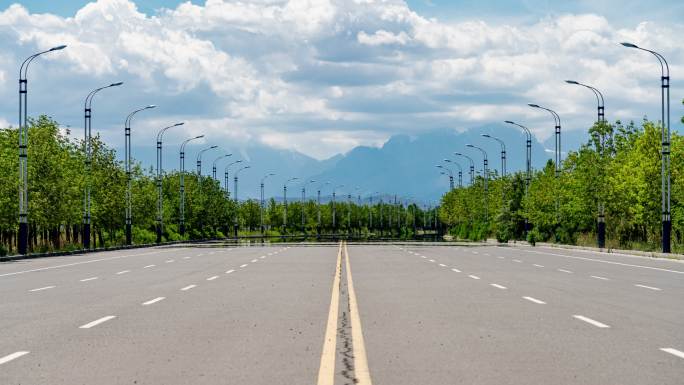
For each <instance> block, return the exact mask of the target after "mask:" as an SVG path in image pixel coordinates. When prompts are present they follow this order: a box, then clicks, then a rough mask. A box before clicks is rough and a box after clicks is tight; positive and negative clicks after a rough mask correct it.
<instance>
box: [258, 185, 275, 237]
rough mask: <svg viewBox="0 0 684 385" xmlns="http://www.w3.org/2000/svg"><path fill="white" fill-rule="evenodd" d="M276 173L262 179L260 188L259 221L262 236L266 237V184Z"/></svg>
mask: <svg viewBox="0 0 684 385" xmlns="http://www.w3.org/2000/svg"><path fill="white" fill-rule="evenodd" d="M274 175H275V174H274V173H270V174H266V175H265V176H264V177H263V178H261V184H259V187H260V189H261V195H260V200H259V203H260V204H259V221H260V227H261V236H262V237H263V236H264V230H265V229H264V182H265V181H266V179H268V178H269V177H272V176H274Z"/></svg>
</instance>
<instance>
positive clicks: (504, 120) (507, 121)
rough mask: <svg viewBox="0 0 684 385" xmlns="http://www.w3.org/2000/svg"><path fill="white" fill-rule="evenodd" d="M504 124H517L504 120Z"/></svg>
mask: <svg viewBox="0 0 684 385" xmlns="http://www.w3.org/2000/svg"><path fill="white" fill-rule="evenodd" d="M504 123H508V124H515V122H514V121H512V120H504Z"/></svg>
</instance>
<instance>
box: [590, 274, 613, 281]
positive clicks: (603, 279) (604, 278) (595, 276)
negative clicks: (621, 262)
mask: <svg viewBox="0 0 684 385" xmlns="http://www.w3.org/2000/svg"><path fill="white" fill-rule="evenodd" d="M591 278H596V279H600V280H602V281H610V279H608V278H606V277H600V276H598V275H592V276H591Z"/></svg>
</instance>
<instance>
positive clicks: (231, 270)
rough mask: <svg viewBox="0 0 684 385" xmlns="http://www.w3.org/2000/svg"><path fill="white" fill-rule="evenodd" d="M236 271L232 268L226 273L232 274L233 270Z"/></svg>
mask: <svg viewBox="0 0 684 385" xmlns="http://www.w3.org/2000/svg"><path fill="white" fill-rule="evenodd" d="M234 271H235V270H233V269H230V270H228V271H226V274H230V273H232V272H234Z"/></svg>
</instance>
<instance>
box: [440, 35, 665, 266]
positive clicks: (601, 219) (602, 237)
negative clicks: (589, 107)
mask: <svg viewBox="0 0 684 385" xmlns="http://www.w3.org/2000/svg"><path fill="white" fill-rule="evenodd" d="M621 44H622V45H623V46H624V47H627V48H634V49H638V50H641V51H644V52H648V53H650V54H652V55H653V56H655V57H656V59H658V62H659V64H660V69H661V77H660V79H661V83H660V85H661V120H660V122H661V223H662V230H661V240H662V251H663V253H669V252H670V251H671V246H670V244H671V233H672V218H671V181H670V174H671V170H670V144H671V143H670V69H669V65H668V63H667V60H665V57H664V56H663V55H661V54H660V53H658V52H655V51H653V50H650V49H646V48H642V47H639V46H637V45H635V44H633V43H621ZM565 82H566V83H568V84H571V85H577V86H581V87H584V88H587V89H589V90H591V91H592V92H593V93H594V95H595V96H596V102H597V123H599V124H602V123H605V121H606V120H605V100H604V98H603V94H602V93H601V92H600V91H599V90H598V89H597V88H596V87H593V86H591V85H588V84H584V83H581V82H578V81H576V80H566V81H565ZM528 106H530V107H532V108H537V109H542V110H545V111H547V112H549V113H550V114H551V116H552V117H553V119H554V131H555V132H554V136H555V138H554V139H555V160H554V163H555V164H554V166H555V177H556V188H558V183H559V182H558V178H559V176H560V173H561V161H562V152H561V118H560V115H559V114H558V113H557V112H556V111H554V110H552V109H550V108H546V107H543V106H540V105H539V104H535V103H529V104H528ZM505 123H508V124H512V125H515V126H518V127H520V128H522V129H523V130H524V132H525V134H526V144H525V147H526V148H525V154H526V165H525V167H526V173H525V174H526V175H525V195H527V194H528V193H529V187H530V180H531V178H532V172H531V167H532V166H531V164H532V133H531V132H530V130H529V129H528V128H527V127H526V126H524V125H521V124H518V123H516V122H513V121H511V120H506V121H505ZM482 136H484V137H486V138H491V139H494V140H496V141H498V142H499V144H500V145H501V175H502V176H503V177H505V176H506V145H505V143H504V142H503V141H502V140H501V139H499V138H496V137H493V136H491V135H487V134H483V135H482ZM604 144H605V138H604V137H603V134H600V137H598V138H597V147H598V152H599V154H600V156H601V157H602V158H603V156H604V155H605V154H604V148H603V146H604ZM467 147H471V148H475V149H478V150H480V152H481V153H482V155H483V158H484V174H483V176H484V189H485V202H486V195H487V179H488V170H487V153H486V152H485V151H484V150H483V149H482V148H480V147H477V146H474V145H472V144H468V145H467ZM455 154H456V155H458V156H463V157H465V158H467V159H468V160H469V161H470V163H471V168H470V181H471V185H472V182H473V178H474V165H473V161H472V159H471V158H469V157H468V156H466V155H464V154H461V153H458V152H457V153H455ZM444 161H445V162H449V163H451V164H457V163H456V162H453V161H451V160H449V159H445V160H444ZM437 167H439V168H440V169H442V170H446V171H447V172H446V173H445V172H442V174H444V175H447V176H449V181H450V187H451V189H453V188H454V183H453V172H452V171H451V170H450V169H449V168H447V167H445V166H443V165H437ZM458 167H459V169H461V167H460V165H458ZM459 177H460V172H459ZM598 183H600V184H601V188H602V187H603V183H604V181H603V180H600V181H598ZM459 186H460V183H459ZM554 195H555V196H556V221H557V223H560V220H561V218H560V213H559V201H558V197H559V194H558V193H556V194H554ZM486 210H487V208H486V205H485V220H486V218H487V213H486ZM597 213H598V214H597V221H596V223H597V245H598V247H599V248H604V247H605V242H606V224H605V205H604V202H603V197H602V196H599V200H598V210H597ZM529 227H530V225H529V222H528V219H527V218H525V231H528V230H529Z"/></svg>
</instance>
